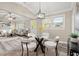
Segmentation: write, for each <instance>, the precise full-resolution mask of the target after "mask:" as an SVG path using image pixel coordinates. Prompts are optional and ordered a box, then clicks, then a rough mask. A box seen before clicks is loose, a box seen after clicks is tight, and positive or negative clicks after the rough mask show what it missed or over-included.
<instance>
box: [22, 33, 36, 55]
mask: <svg viewBox="0 0 79 59" xmlns="http://www.w3.org/2000/svg"><path fill="white" fill-rule="evenodd" d="M27 41H28V42H27ZM27 41H26V42H25V41H24V42H23V41H22V42H21V46H22V55H23V52H24V49H26V48H27V56H29V52H32V51H33V52H34V49H35V48H36V41H35V34H34V33H28V39H27Z"/></svg>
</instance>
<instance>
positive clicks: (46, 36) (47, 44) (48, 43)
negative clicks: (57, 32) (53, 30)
mask: <svg viewBox="0 0 79 59" xmlns="http://www.w3.org/2000/svg"><path fill="white" fill-rule="evenodd" d="M42 37H43V38H44V39H45V41H44V46H45V50H46V48H47V50H48V49H49V48H50V49H53V48H54V49H55V53H56V56H57V55H58V48H57V47H58V42H59V40H58V39H59V38H58V36H57V37H56V38H55V39H56V40H55V41H56V42H54V41H52V40H50V39H49V33H43V36H42ZM45 54H46V53H45Z"/></svg>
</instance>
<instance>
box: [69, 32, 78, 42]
mask: <svg viewBox="0 0 79 59" xmlns="http://www.w3.org/2000/svg"><path fill="white" fill-rule="evenodd" d="M70 36H71V38H72V39H71V41H73V42H77V38H78V34H77V33H71V35H70Z"/></svg>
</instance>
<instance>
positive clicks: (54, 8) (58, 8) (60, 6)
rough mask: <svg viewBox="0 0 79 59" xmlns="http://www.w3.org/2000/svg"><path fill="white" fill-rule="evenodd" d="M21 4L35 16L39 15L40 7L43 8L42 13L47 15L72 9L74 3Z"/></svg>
mask: <svg viewBox="0 0 79 59" xmlns="http://www.w3.org/2000/svg"><path fill="white" fill-rule="evenodd" d="M20 4H22V5H23V6H24V7H26V8H28V9H29V10H30V12H31V13H32V14H34V15H36V13H38V10H39V7H41V10H42V12H43V13H46V15H52V14H53V13H57V12H63V11H68V10H71V9H72V2H40V3H39V2H20Z"/></svg>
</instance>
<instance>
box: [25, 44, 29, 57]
mask: <svg viewBox="0 0 79 59" xmlns="http://www.w3.org/2000/svg"><path fill="white" fill-rule="evenodd" d="M26 47H27V56H29V50H28V46H27V44H26Z"/></svg>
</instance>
